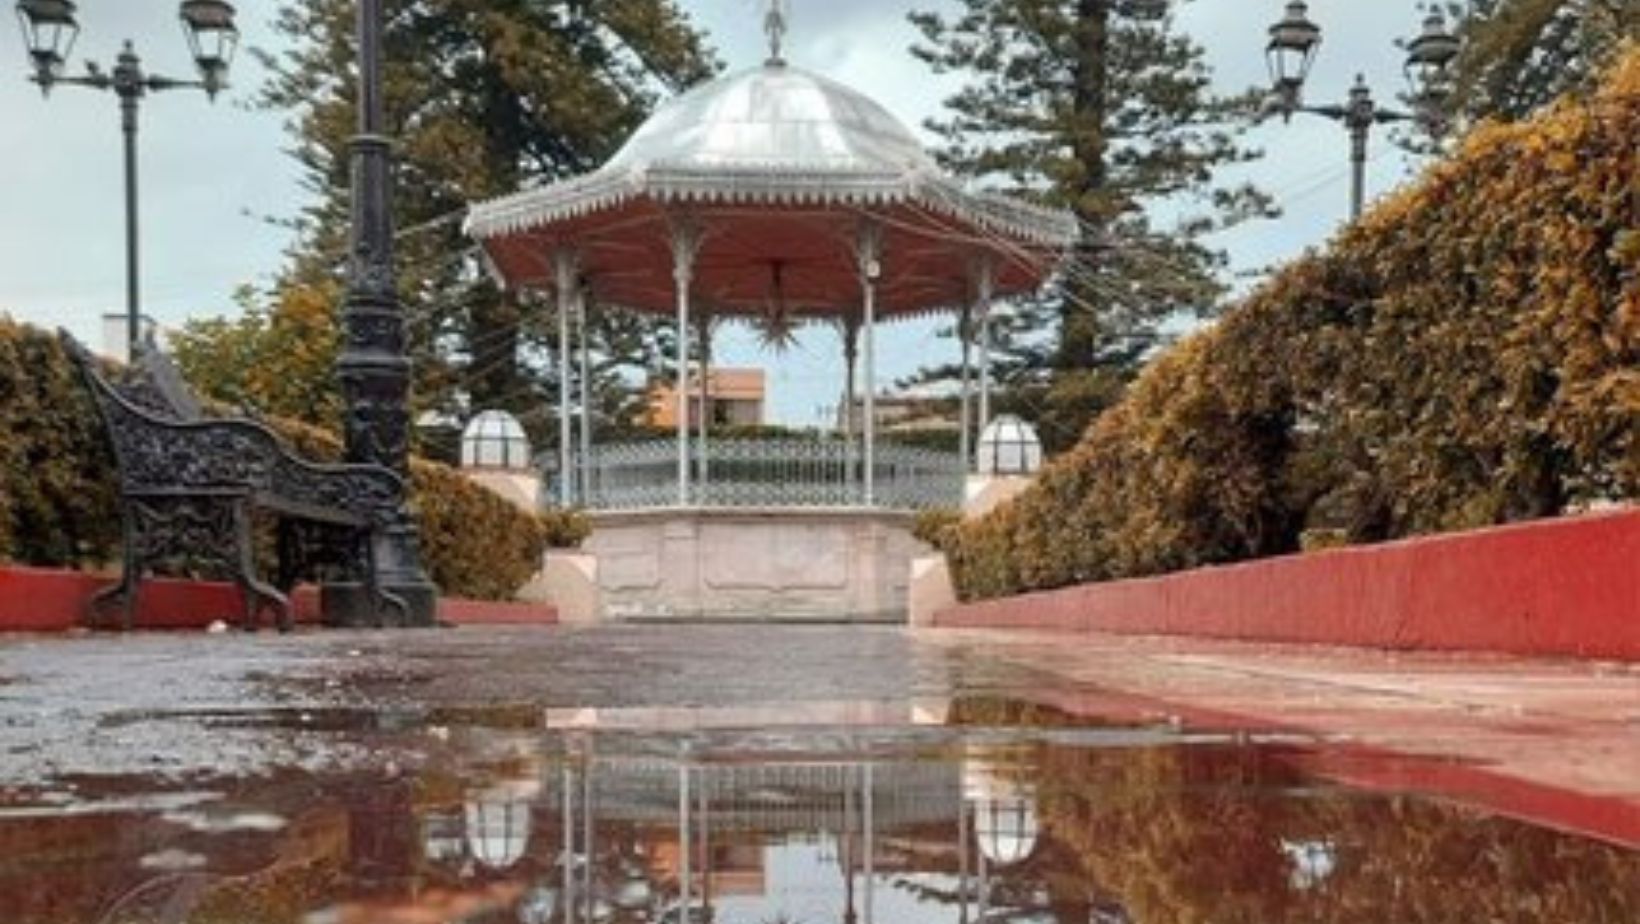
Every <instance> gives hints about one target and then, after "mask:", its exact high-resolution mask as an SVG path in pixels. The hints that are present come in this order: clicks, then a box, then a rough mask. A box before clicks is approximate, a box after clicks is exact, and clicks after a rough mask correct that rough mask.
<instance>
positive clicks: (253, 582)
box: [233, 502, 291, 632]
mask: <svg viewBox="0 0 1640 924" xmlns="http://www.w3.org/2000/svg"><path fill="white" fill-rule="evenodd" d="M233 516H234V536H235V544H236V545H238V546H239V548H238V553H239V561H238V563H237V564H238V567H237V571H238V574H236V575H235V578H236V582H237V583H238V584H239V594H240V597H241V599H242V600H243V601H244V606H245V616H244V622H243V623H242V624H241V626H240V628H242V629H244V630H245V631H246V632H255V631H256V629H257V623H258V622H259V621H260V620H259V617H260V616H261V612H262V608H263V607H264V606H267V605H271V606H272V607H273V608H274V612H275V614H276V616H275V619H276V620H277V625H278V626H279V631H280V632H289V631H290V630H291V614H290V598H289V597H287V596H285V595H284V594H282V593H280V592H279V591H277V590H275V589H274V588H273V587H272V586H270V585H268V584H267V583H265V582H263V581H261V580H259V579H258V578H257V577H256V548H255V542H254V541H253V537H252V535H251V515H250V506H249V505H248V504H246V503H244V502H240V503H238V504H235V505H234V514H233Z"/></svg>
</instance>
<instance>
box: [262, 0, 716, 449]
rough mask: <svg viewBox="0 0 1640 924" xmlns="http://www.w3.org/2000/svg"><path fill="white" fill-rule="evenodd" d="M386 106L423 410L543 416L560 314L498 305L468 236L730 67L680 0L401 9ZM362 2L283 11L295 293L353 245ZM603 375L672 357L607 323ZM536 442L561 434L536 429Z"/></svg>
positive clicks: (631, 329)
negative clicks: (512, 201)
mask: <svg viewBox="0 0 1640 924" xmlns="http://www.w3.org/2000/svg"><path fill="white" fill-rule="evenodd" d="M387 7H388V10H387V30H386V35H385V45H386V57H387V63H386V74H385V88H384V89H385V101H386V109H387V125H388V131H389V134H391V135H392V136H393V137H394V138H395V141H396V142H397V144H396V147H395V160H396V168H397V169H396V176H395V187H394V191H393V194H394V199H393V204H394V209H395V218H396V221H397V227H398V248H399V250H398V266H399V274H400V281H401V295H402V297H403V300H404V303H405V306H406V311H407V314H408V317H409V320H410V330H411V334H412V340H413V349H414V351H415V354H416V356H415V359H416V361H417V370H418V376H417V379H418V381H417V388H418V398H419V399H420V403H422V404H428V403H432V404H435V405H442V406H444V407H445V408H446V409H450V404H451V401H452V398H453V396H454V395H455V394H456V393H458V392H460V393H465V394H466V395H469V396H470V398H471V401H472V402H473V404H474V405H476V406H484V407H502V408H506V409H510V410H514V411H518V412H520V416H521V417H524V418H525V421H526V424H529V423H531V422H532V420H531V418H532V417H534V418H539V416H540V415H541V413H542V410H543V408H544V407H545V406H546V404H547V402H548V399H549V392H550V391H551V390H552V389H553V388H554V387H555V386H554V384H553V376H552V373H551V364H550V363H544V362H541V361H540V359H541V355H542V353H541V350H540V349H539V348H540V347H542V346H548V347H552V346H556V336H557V335H556V325H555V324H554V323H552V322H551V320H550V318H548V317H547V315H548V312H547V311H545V310H543V309H542V308H540V307H539V306H535V305H525V304H522V303H521V300H520V297H519V296H517V295H515V294H511V293H503V292H501V291H499V290H498V289H497V287H496V286H495V285H494V284H493V282H491V280H490V279H489V276H488V274H487V273H486V272H485V271H484V269H483V267H482V265H481V263H480V261H479V259H478V253H477V250H476V249H475V248H474V246H473V244H472V242H471V241H469V240H467V239H466V238H464V236H463V235H462V233H461V220H462V218H463V215H464V212H465V209H466V207H467V206H468V205H469V204H471V203H472V202H475V201H478V200H482V199H485V198H488V197H493V196H497V195H503V194H506V193H510V192H513V191H516V190H518V189H520V188H522V187H524V186H526V185H528V184H530V183H532V182H539V181H551V180H557V179H562V178H565V177H569V176H574V175H577V174H580V173H584V172H586V171H589V170H592V169H593V168H595V167H597V166H598V165H600V164H601V163H602V162H603V161H604V160H605V159H606V158H608V157H609V156H610V155H612V154H613V153H614V152H615V150H616V149H617V148H618V147H619V145H620V144H621V143H622V142H623V141H624V140H625V139H626V138H627V137H628V135H630V133H631V132H632V131H633V130H634V129H636V128H637V126H638V125H639V124H640V123H641V122H642V120H643V119H644V117H645V116H647V115H648V113H649V111H650V109H651V108H652V107H653V105H654V104H655V103H656V101H657V100H658V99H659V98H660V97H661V96H662V95H664V94H670V93H673V92H676V91H678V90H680V89H683V88H685V87H687V86H689V85H690V84H693V83H695V82H698V81H700V80H703V79H705V78H707V77H709V76H711V75H712V74H713V73H714V72H715V71H716V70H717V68H718V63H717V61H716V60H715V58H714V57H713V55H712V54H711V52H710V51H709V50H708V49H707V47H706V46H705V44H704V41H703V39H702V37H701V36H700V35H699V34H698V33H697V32H696V31H695V30H694V29H693V28H692V27H691V25H690V24H689V22H688V21H687V19H686V17H685V16H684V14H683V13H682V12H681V11H680V10H679V9H678V8H677V6H676V5H675V4H674V3H673V2H672V0H596V2H593V0H389V2H388V3H387ZM354 9H355V3H354V0H304V2H294V0H292V2H287V3H285V4H284V5H283V6H282V7H281V8H280V10H279V14H278V18H277V20H276V22H275V25H276V27H277V30H278V32H279V33H280V34H282V35H283V36H284V37H286V38H287V39H288V40H289V41H290V43H291V47H290V49H289V50H287V51H285V52H283V53H281V54H278V55H271V54H263V56H262V57H263V59H264V63H265V64H266V65H267V66H268V67H269V68H270V70H271V71H272V73H273V77H272V78H271V79H270V81H269V82H268V84H267V85H266V86H265V87H264V89H263V92H262V94H261V99H260V102H261V104H262V105H263V106H265V107H267V108H269V109H273V110H277V111H282V112H288V113H290V114H291V115H290V122H289V128H290V131H291V133H292V135H293V137H294V140H295V143H294V146H293V148H292V154H293V155H294V156H295V157H296V159H297V160H298V161H299V162H300V163H301V165H302V167H303V169H304V171H305V174H306V183H307V185H308V187H309V188H310V190H311V192H312V193H313V194H314V200H313V203H312V204H311V205H310V206H309V207H308V208H306V209H305V210H304V211H303V213H302V214H301V215H300V216H298V217H296V218H295V219H294V223H295V226H296V228H297V229H298V231H299V235H298V242H297V244H296V246H295V248H294V250H293V252H292V254H291V260H290V265H289V267H288V270H287V273H286V282H287V283H288V284H291V285H312V284H314V283H315V282H316V281H319V280H325V279H334V278H336V277H337V276H338V274H339V272H340V268H341V267H342V266H343V263H344V260H343V255H344V254H345V253H346V245H347V236H348V227H349V224H348V200H349V175H348V171H349V160H348V153H347V140H348V138H349V137H350V136H351V135H352V134H353V132H354V124H355V100H354V93H355V87H354V82H353V78H352V76H351V75H352V68H353V61H354V43H353V41H354V40H353V34H354V21H353V17H354ZM596 328H597V329H596V330H595V331H594V341H595V343H596V344H597V345H598V350H597V353H598V356H599V373H600V375H601V377H602V378H603V379H604V380H605V381H606V382H608V381H611V380H612V379H614V378H615V377H616V376H617V373H618V372H619V371H620V370H621V369H622V368H623V367H626V366H629V365H632V364H637V365H642V364H644V363H645V362H646V359H647V357H648V356H649V355H650V354H651V353H652V352H653V351H654V350H655V349H658V348H660V346H661V345H660V344H659V343H658V342H657V340H658V338H660V337H662V336H663V334H662V332H661V330H660V328H659V327H658V326H657V325H654V324H650V323H646V322H642V321H639V320H637V319H634V318H631V317H622V316H618V315H615V314H609V315H599V317H598V319H597V323H596ZM531 429H532V430H536V431H537V432H538V433H541V432H542V431H550V429H551V428H546V427H542V426H533V427H531Z"/></svg>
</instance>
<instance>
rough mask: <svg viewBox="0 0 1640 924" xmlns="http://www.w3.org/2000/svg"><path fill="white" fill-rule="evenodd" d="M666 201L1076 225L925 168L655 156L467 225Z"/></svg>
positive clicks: (534, 224)
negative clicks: (797, 165) (724, 164)
mask: <svg viewBox="0 0 1640 924" xmlns="http://www.w3.org/2000/svg"><path fill="white" fill-rule="evenodd" d="M641 198H649V199H653V200H656V201H659V202H663V203H671V202H697V203H735V204H755V205H775V206H793V205H827V206H861V207H869V206H884V205H900V204H906V203H912V204H916V205H919V206H921V207H923V208H927V209H929V210H930V211H932V212H935V213H937V214H943V215H946V216H949V217H951V218H956V219H959V220H963V221H967V222H970V223H972V224H974V225H976V226H978V227H980V228H983V229H984V230H987V231H991V232H994V233H998V234H1003V235H1006V236H1008V237H1012V238H1015V239H1016V240H1021V241H1027V242H1029V243H1032V244H1036V245H1040V246H1046V247H1069V246H1071V245H1072V244H1074V243H1075V242H1076V240H1077V238H1078V236H1079V226H1078V224H1077V221H1076V219H1075V217H1074V216H1072V215H1071V214H1070V213H1068V212H1064V211H1059V210H1054V209H1047V208H1042V207H1040V206H1035V205H1031V204H1028V203H1025V202H1020V201H1018V200H1016V199H1012V198H1010V197H1007V196H1003V195H999V194H995V193H978V194H975V193H970V192H967V191H966V190H963V189H962V188H960V187H959V186H957V184H955V183H953V182H951V181H950V180H947V179H945V178H944V177H940V176H937V175H929V174H927V173H925V172H923V171H915V170H913V171H907V172H901V173H888V172H881V171H867V170H791V169H758V168H753V167H742V168H725V169H702V168H699V167H688V168H683V167H669V166H667V165H666V164H654V165H651V166H649V167H648V168H647V169H643V170H636V169H621V170H600V171H597V172H595V173H591V174H588V175H587V176H585V177H581V178H578V179H573V180H567V181H564V182H561V183H554V184H552V185H550V186H543V187H540V188H537V189H530V190H525V191H523V192H519V193H515V194H513V195H510V196H504V197H501V198H498V199H491V200H489V201H487V202H481V203H478V204H476V205H474V206H473V207H472V209H471V210H470V211H469V213H468V215H467V220H466V223H465V230H466V232H467V234H469V235H471V236H472V237H474V238H477V239H478V240H481V241H483V240H490V239H493V238H497V237H505V236H507V235H511V234H521V233H524V232H528V231H533V230H537V229H540V228H544V227H546V226H549V225H553V224H557V223H559V222H564V221H570V220H574V219H577V218H581V217H584V216H586V215H590V214H593V213H596V212H601V211H607V210H611V209H614V208H618V207H620V206H622V205H625V204H627V203H628V202H631V201H633V200H636V199H641Z"/></svg>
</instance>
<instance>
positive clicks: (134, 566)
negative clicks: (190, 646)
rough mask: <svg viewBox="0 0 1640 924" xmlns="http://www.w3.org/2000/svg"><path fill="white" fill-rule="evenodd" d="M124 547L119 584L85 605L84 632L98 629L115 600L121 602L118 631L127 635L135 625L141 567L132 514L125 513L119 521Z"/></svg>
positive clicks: (95, 596)
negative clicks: (104, 614)
mask: <svg viewBox="0 0 1640 924" xmlns="http://www.w3.org/2000/svg"><path fill="white" fill-rule="evenodd" d="M122 520H123V526H122V527H121V530H122V532H123V533H124V538H123V541H122V544H123V546H124V550H123V555H122V556H121V564H120V582H119V583H118V584H115V585H114V586H112V587H105V588H103V589H102V590H99V591H97V593H96V594H94V595H93V596H92V597H91V599H90V600H89V601H87V602H86V607H85V618H86V628H88V629H96V628H100V627H101V624H102V609H103V607H104V606H106V605H107V604H108V602H109V601H111V600H113V599H114V598H115V597H118V598H120V602H121V604H122V606H121V607H120V629H121V631H124V632H130V631H131V629H132V628H133V627H134V626H135V625H136V622H137V591H138V589H139V588H140V587H141V586H142V563H141V562H140V561H138V560H137V551H136V542H137V537H136V530H135V529H134V528H133V527H132V523H131V514H130V512H129V511H127V512H126V513H125V514H124V516H123V517H122Z"/></svg>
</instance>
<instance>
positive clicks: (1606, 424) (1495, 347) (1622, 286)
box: [945, 51, 1640, 599]
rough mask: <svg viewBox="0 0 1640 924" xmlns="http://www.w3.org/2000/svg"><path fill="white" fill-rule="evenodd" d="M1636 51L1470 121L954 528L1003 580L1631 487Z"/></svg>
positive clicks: (1428, 524) (1531, 511)
mask: <svg viewBox="0 0 1640 924" xmlns="http://www.w3.org/2000/svg"><path fill="white" fill-rule="evenodd" d="M1636 137H1640V51H1635V52H1631V53H1630V54H1629V55H1628V57H1627V58H1626V60H1625V61H1624V62H1623V63H1622V64H1621V65H1620V66H1619V67H1618V69H1617V70H1616V71H1615V72H1614V73H1613V74H1612V75H1611V77H1610V79H1609V80H1608V82H1607V85H1606V87H1605V89H1604V90H1603V91H1602V92H1601V93H1599V94H1598V95H1596V96H1595V97H1593V98H1591V99H1587V100H1582V101H1567V102H1565V103H1563V104H1561V105H1560V106H1558V107H1556V108H1555V109H1553V110H1552V111H1551V112H1549V113H1548V114H1546V115H1545V116H1544V117H1542V118H1540V119H1538V120H1537V121H1535V122H1531V123H1525V124H1520V125H1512V126H1486V127H1483V128H1481V129H1479V130H1477V131H1476V132H1474V133H1473V134H1472V135H1471V137H1470V138H1469V139H1468V140H1467V141H1466V143H1465V144H1464V146H1463V149H1462V150H1461V151H1460V152H1459V153H1458V154H1457V155H1455V156H1454V157H1452V158H1450V159H1448V160H1446V161H1444V162H1442V163H1441V164H1438V165H1437V166H1435V167H1434V168H1432V169H1431V170H1430V171H1429V173H1428V174H1427V175H1426V176H1425V177H1424V178H1423V179H1422V180H1421V181H1420V182H1419V183H1417V184H1415V185H1412V186H1410V187H1409V188H1407V189H1406V190H1404V191H1402V192H1400V193H1398V194H1396V195H1394V196H1392V197H1390V198H1388V199H1386V200H1385V201H1383V202H1382V203H1380V204H1379V205H1378V206H1377V207H1376V208H1374V209H1373V211H1372V212H1371V213H1369V214H1368V215H1367V216H1366V217H1365V218H1364V219H1363V220H1362V221H1361V222H1359V223H1357V224H1356V225H1354V226H1353V227H1351V228H1349V229H1348V230H1346V231H1345V232H1344V233H1343V234H1342V235H1341V236H1340V237H1339V238H1338V239H1337V240H1336V241H1334V242H1333V244H1332V245H1331V246H1330V247H1329V248H1328V249H1326V250H1325V251H1322V252H1318V253H1312V254H1309V255H1306V256H1305V257H1303V258H1301V259H1299V260H1297V261H1295V262H1294V263H1293V264H1291V265H1290V266H1288V267H1286V268H1285V269H1284V270H1282V271H1281V272H1280V273H1278V274H1277V275H1276V276H1275V277H1274V278H1273V279H1272V280H1271V281H1270V282H1269V283H1267V284H1266V285H1264V286H1263V287H1261V288H1260V289H1259V290H1257V291H1256V292H1254V293H1253V294H1252V295H1250V296H1249V297H1248V298H1247V299H1246V300H1245V301H1243V302H1242V303H1241V304H1240V305H1238V306H1236V307H1235V308H1233V309H1232V310H1231V311H1229V312H1228V313H1227V314H1226V315H1225V317H1224V318H1223V319H1222V320H1221V321H1220V322H1219V323H1218V324H1217V325H1216V326H1214V327H1213V328H1211V329H1209V330H1207V331H1205V332H1203V333H1200V334H1197V335H1195V336H1193V337H1190V338H1188V339H1187V340H1185V341H1184V342H1182V343H1180V344H1179V345H1177V346H1176V347H1174V348H1173V349H1171V350H1170V351H1168V352H1167V353H1165V354H1164V355H1162V356H1161V357H1159V358H1158V359H1157V360H1156V361H1155V362H1154V363H1153V364H1152V365H1151V366H1150V367H1149V368H1148V369H1147V370H1146V371H1145V372H1144V373H1143V374H1142V375H1141V376H1140V378H1139V379H1138V380H1137V381H1136V382H1135V383H1134V385H1133V386H1132V387H1131V388H1130V389H1129V391H1128V393H1127V395H1126V396H1125V397H1124V398H1123V399H1122V401H1121V402H1120V403H1118V404H1117V405H1116V406H1115V407H1113V408H1112V409H1111V410H1110V411H1108V412H1106V413H1105V414H1104V415H1102V416H1101V417H1100V418H1099V419H1098V420H1097V421H1096V422H1095V423H1094V424H1093V426H1092V427H1090V428H1089V430H1088V431H1087V433H1086V434H1085V435H1084V436H1083V439H1082V441H1081V442H1080V443H1079V444H1078V445H1077V446H1076V447H1075V449H1073V450H1072V451H1070V452H1068V453H1066V454H1065V455H1063V456H1061V457H1059V458H1057V459H1056V460H1054V462H1053V463H1051V464H1050V465H1049V466H1048V467H1047V469H1046V470H1045V471H1044V472H1043V474H1042V475H1041V478H1040V480H1039V482H1038V484H1036V485H1035V486H1033V488H1032V489H1031V490H1029V491H1027V492H1026V493H1025V494H1023V495H1021V496H1020V497H1018V498H1016V499H1015V500H1014V501H1013V502H1012V503H1010V504H1008V505H1005V506H1003V507H1002V508H1000V509H999V510H997V511H996V512H995V513H994V514H992V515H991V516H989V517H986V518H984V519H982V520H979V521H977V522H972V523H968V524H965V525H964V526H962V527H961V528H960V529H958V530H956V531H954V532H952V533H951V534H949V535H948V536H947V537H946V543H945V544H946V550H947V554H948V556H949V558H950V561H951V565H952V570H953V575H954V577H955V580H956V582H957V584H958V587H959V589H960V592H961V593H962V595H963V596H964V597H965V598H967V599H975V598H986V597H995V596H1002V595H1008V594H1014V593H1019V592H1022V591H1029V590H1038V589H1046V588H1052V587H1059V586H1064V585H1068V584H1075V583H1081V582H1087V581H1096V580H1108V579H1114V578H1126V577H1137V576H1145V575H1154V574H1159V573H1165V572H1169V571H1174V570H1178V569H1182V568H1190V567H1195V566H1200V565H1205V564H1213V563H1219V562H1230V561H1240V560H1244V559H1249V558H1257V557H1261V556H1267V555H1275V554H1281V553H1285V552H1292V551H1297V550H1299V549H1300V548H1302V547H1303V546H1304V545H1305V544H1306V536H1308V537H1309V541H1310V544H1311V545H1312V546H1313V545H1314V544H1315V537H1317V536H1327V537H1328V541H1329V543H1333V544H1336V543H1339V542H1348V543H1360V542H1373V541H1380V540H1384V539H1389V538H1395V537H1400V536H1408V535H1414V534H1420V533H1429V532H1436V531H1443V530H1452V529H1462V528H1470V527H1478V526H1486V525H1492V524H1498V523H1505V522H1510V521H1516V520H1522V519H1528V518H1532V517H1540V516H1551V515H1555V514H1558V513H1562V512H1564V511H1566V510H1569V509H1576V508H1578V507H1580V506H1583V505H1588V504H1593V503H1598V502H1602V501H1613V500H1616V501H1623V500H1629V499H1633V498H1635V497H1636V496H1640V194H1637V192H1636V187H1635V185H1634V184H1635V179H1634V178H1635V177H1636V176H1640V145H1636V144H1635V143H1634V139H1635V138H1636Z"/></svg>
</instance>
